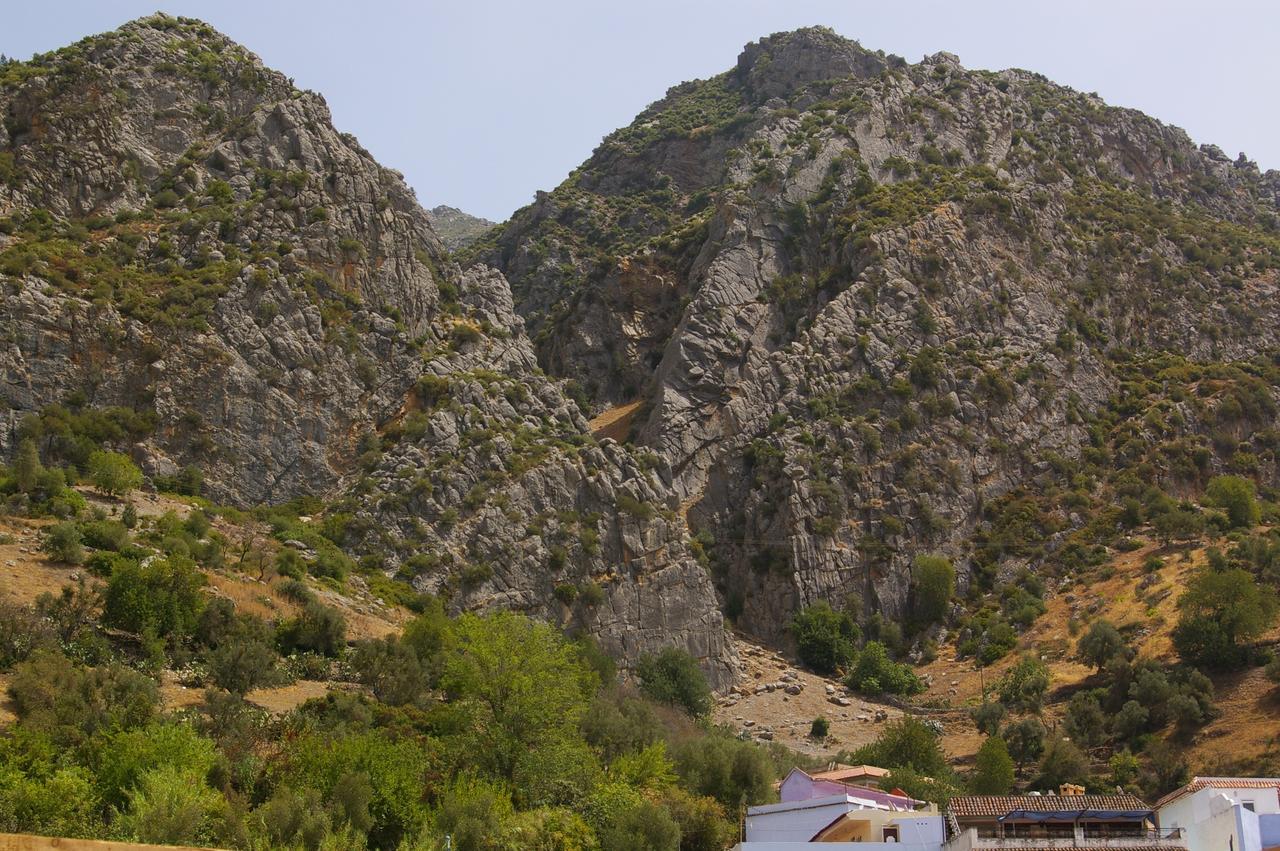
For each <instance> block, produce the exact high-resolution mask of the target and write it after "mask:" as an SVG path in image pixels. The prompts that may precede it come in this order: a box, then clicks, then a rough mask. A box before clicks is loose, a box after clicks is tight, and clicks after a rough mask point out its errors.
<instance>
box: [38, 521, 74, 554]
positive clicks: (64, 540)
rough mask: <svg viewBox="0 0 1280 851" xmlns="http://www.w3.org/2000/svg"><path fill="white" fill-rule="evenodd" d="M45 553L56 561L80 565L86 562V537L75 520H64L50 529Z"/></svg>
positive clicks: (46, 538) (44, 544) (45, 543)
mask: <svg viewBox="0 0 1280 851" xmlns="http://www.w3.org/2000/svg"><path fill="white" fill-rule="evenodd" d="M42 547H43V549H44V551H45V552H46V553H48V554H49V557H50V558H52V559H54V560H55V561H60V562H63V563H65V564H79V563H80V562H82V561H84V536H83V535H82V534H81V533H80V525H79V524H78V523H76V522H75V521H74V520H64V521H62V522H61V523H55V524H54V525H52V526H50V527H49V531H48V532H46V533H45V536H44V543H43V545H42Z"/></svg>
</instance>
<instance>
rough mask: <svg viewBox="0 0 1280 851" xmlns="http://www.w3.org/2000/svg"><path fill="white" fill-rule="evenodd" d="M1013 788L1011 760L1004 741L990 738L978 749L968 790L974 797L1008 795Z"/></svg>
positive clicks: (997, 737)
mask: <svg viewBox="0 0 1280 851" xmlns="http://www.w3.org/2000/svg"><path fill="white" fill-rule="evenodd" d="M1012 788H1013V759H1012V758H1011V757H1010V756H1009V748H1008V746H1007V745H1006V744H1005V742H1004V739H1002V738H1000V737H999V736H991V737H989V738H988V739H987V740H986V741H985V742H983V743H982V747H980V748H978V756H977V759H976V762H975V766H974V772H973V775H972V776H971V777H970V778H969V790H970V791H971V792H973V794H975V795H1008V794H1009V790H1010V789H1012Z"/></svg>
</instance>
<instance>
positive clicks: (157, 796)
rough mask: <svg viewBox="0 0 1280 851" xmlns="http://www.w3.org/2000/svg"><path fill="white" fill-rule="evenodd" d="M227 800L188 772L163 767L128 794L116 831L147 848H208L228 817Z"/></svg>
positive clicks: (178, 767)
mask: <svg viewBox="0 0 1280 851" xmlns="http://www.w3.org/2000/svg"><path fill="white" fill-rule="evenodd" d="M229 809H230V808H229V807H228V805H227V800H226V799H225V798H223V797H222V795H220V794H219V793H218V792H216V791H215V790H214V789H212V788H210V787H209V785H208V784H207V783H206V782H205V780H204V778H203V777H200V776H199V775H198V774H196V773H195V772H193V771H192V770H191V769H188V768H185V767H183V766H177V765H166V766H162V767H160V768H155V769H152V770H151V771H148V772H147V773H146V774H144V775H143V776H142V777H141V778H140V779H139V781H138V784H137V785H136V786H135V787H133V788H132V789H131V790H130V791H129V804H128V806H127V807H126V808H125V810H124V812H123V813H121V815H120V818H119V820H118V821H117V824H116V829H117V830H118V831H119V832H120V833H121V834H123V835H125V836H128V837H130V838H131V839H135V840H137V841H139V842H145V843H148V844H182V845H212V844H214V843H216V842H217V841H218V838H219V835H220V833H221V831H222V829H223V827H224V825H225V823H226V821H227V818H228V816H229Z"/></svg>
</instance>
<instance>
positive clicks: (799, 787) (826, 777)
mask: <svg viewBox="0 0 1280 851" xmlns="http://www.w3.org/2000/svg"><path fill="white" fill-rule="evenodd" d="M867 770H870V771H880V772H883V774H880V775H870V774H868V771H867ZM888 773H889V772H888V771H885V770H884V769H882V768H881V769H877V768H876V767H875V766H871V765H863V766H857V767H856V768H853V769H835V770H833V771H821V772H817V773H815V774H810V773H809V772H807V771H804V770H803V769H800V768H793V769H791V771H790V773H788V774H787V776H786V777H784V778H783V779H782V783H781V784H779V786H778V797H779V799H780V800H782V801H784V802H787V801H802V800H807V799H810V798H823V797H829V796H831V795H840V794H842V793H844V792H846V791H850V790H853V792H852V793H853V794H854V795H855V797H861V798H862V799H865V800H867V801H869V802H871V803H872V804H874V805H881V804H883V805H884V806H886V807H888V808H890V809H893V810H914V809H917V808H918V807H919V806H921V805H922V804H924V802H923V801H914V800H912V799H911V798H909V797H907V796H906V795H905V794H893V792H892V791H889V792H885V791H882V790H880V789H876V788H872V787H870V786H866V785H862V784H859V783H856V782H853V781H852V779H851V778H853V777H858V778H865V777H868V776H875V777H876V779H881V778H883V777H885V776H886V775H888Z"/></svg>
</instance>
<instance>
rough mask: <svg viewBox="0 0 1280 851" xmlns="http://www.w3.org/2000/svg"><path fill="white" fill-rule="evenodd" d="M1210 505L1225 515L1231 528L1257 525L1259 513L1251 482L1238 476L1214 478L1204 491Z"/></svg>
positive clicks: (1259, 517)
mask: <svg viewBox="0 0 1280 851" xmlns="http://www.w3.org/2000/svg"><path fill="white" fill-rule="evenodd" d="M1205 497H1206V498H1207V499H1208V501H1209V504H1210V505H1214V506H1216V507H1218V508H1221V509H1222V510H1223V511H1225V512H1226V513H1227V519H1228V520H1230V521H1231V526H1232V528H1236V529H1238V528H1248V527H1252V526H1256V525H1258V521H1259V520H1260V519H1261V512H1260V511H1259V509H1258V500H1257V498H1256V495H1255V491H1254V486H1253V482H1251V481H1249V480H1248V479H1245V478H1242V477H1240V476H1214V477H1213V478H1212V479H1210V480H1209V486H1208V487H1207V488H1206V489H1205Z"/></svg>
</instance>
